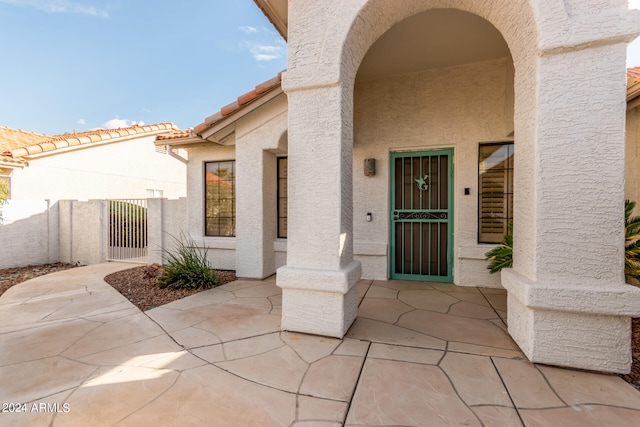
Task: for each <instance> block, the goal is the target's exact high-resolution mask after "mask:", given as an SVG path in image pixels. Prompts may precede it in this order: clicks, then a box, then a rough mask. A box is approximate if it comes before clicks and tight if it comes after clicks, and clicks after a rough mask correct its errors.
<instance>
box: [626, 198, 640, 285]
mask: <svg viewBox="0 0 640 427" xmlns="http://www.w3.org/2000/svg"><path fill="white" fill-rule="evenodd" d="M635 207H636V202H632V201H629V200H625V201H624V239H625V242H624V274H625V276H626V277H627V279H629V278H632V279H635V280H629V282H631V283H632V284H634V285H637V284H638V279H640V217H638V216H631V214H632V213H633V209H634V208H635Z"/></svg>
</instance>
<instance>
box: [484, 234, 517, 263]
mask: <svg viewBox="0 0 640 427" xmlns="http://www.w3.org/2000/svg"><path fill="white" fill-rule="evenodd" d="M484 256H486V257H487V261H489V265H488V266H487V268H488V269H489V272H490V273H491V274H493V273H497V272H499V271H500V270H502V269H503V268H511V267H513V224H509V225H508V227H507V234H506V235H505V236H504V239H503V240H502V243H501V244H500V245H498V246H496V247H495V248H493V249H491V250H490V251H489V252H487V253H486V254H484Z"/></svg>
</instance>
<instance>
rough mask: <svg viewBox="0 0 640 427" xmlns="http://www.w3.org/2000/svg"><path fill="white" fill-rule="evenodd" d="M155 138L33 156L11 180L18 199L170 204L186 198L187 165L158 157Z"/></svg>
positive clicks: (167, 157)
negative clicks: (153, 199) (153, 197)
mask: <svg viewBox="0 0 640 427" xmlns="http://www.w3.org/2000/svg"><path fill="white" fill-rule="evenodd" d="M154 140H155V135H149V136H143V137H140V138H135V139H131V140H126V141H120V142H113V143H108V144H101V145H94V146H89V147H88V148H81V149H73V150H57V151H54V152H52V153H51V154H46V155H38V156H34V157H33V158H32V159H30V160H29V166H26V167H24V168H22V169H19V168H17V169H15V170H14V171H13V173H12V174H11V193H12V198H14V199H22V200H24V199H33V200H35V199H42V200H44V199H50V200H61V199H75V200H88V199H106V198H146V197H147V193H146V190H147V189H154V190H162V196H163V197H166V198H178V197H184V196H186V164H185V163H183V162H180V161H179V160H177V159H174V158H172V157H171V156H169V155H167V154H161V153H157V152H156V151H155V146H154Z"/></svg>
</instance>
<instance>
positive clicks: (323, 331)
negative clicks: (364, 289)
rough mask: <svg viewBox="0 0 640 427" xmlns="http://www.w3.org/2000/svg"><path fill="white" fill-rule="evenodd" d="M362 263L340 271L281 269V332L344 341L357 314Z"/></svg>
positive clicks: (279, 278)
mask: <svg viewBox="0 0 640 427" xmlns="http://www.w3.org/2000/svg"><path fill="white" fill-rule="evenodd" d="M360 274H361V271H360V263H358V262H357V261H354V262H352V263H351V264H349V265H348V266H347V268H345V269H343V270H339V271H327V270H320V271H317V270H304V269H295V268H291V267H282V268H280V269H279V270H278V276H277V280H278V286H280V287H281V288H282V329H283V330H285V331H296V332H305V333H309V334H314V335H324V336H330V337H337V338H342V337H343V336H344V335H345V334H346V333H347V330H349V327H350V326H351V324H352V323H353V321H354V320H355V319H356V316H357V314H358V287H357V286H355V284H356V283H357V281H358V278H359V277H360Z"/></svg>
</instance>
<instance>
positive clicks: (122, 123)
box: [98, 117, 144, 129]
mask: <svg viewBox="0 0 640 427" xmlns="http://www.w3.org/2000/svg"><path fill="white" fill-rule="evenodd" d="M133 125H138V126H144V122H143V121H138V122H137V121H135V120H128V119H119V118H118V117H116V118H115V119H111V120H108V121H106V122H104V123H103V124H102V126H101V127H100V128H98V129H118V128H128V127H131V126H133Z"/></svg>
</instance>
